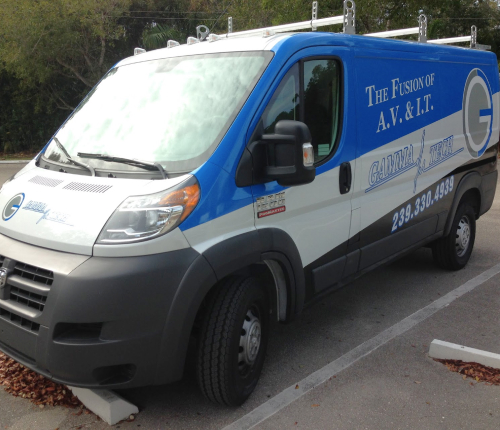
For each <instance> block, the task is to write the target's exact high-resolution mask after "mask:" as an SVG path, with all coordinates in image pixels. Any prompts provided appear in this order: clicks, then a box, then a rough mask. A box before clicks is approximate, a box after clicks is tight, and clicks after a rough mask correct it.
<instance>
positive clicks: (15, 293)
mask: <svg viewBox="0 0 500 430" xmlns="http://www.w3.org/2000/svg"><path fill="white" fill-rule="evenodd" d="M10 300H12V301H13V302H17V303H21V304H23V305H26V306H28V307H30V308H32V309H36V310H37V311H40V312H43V309H44V307H45V302H46V301H47V296H42V295H40V294H35V293H32V292H30V291H26V290H23V289H21V288H17V287H10Z"/></svg>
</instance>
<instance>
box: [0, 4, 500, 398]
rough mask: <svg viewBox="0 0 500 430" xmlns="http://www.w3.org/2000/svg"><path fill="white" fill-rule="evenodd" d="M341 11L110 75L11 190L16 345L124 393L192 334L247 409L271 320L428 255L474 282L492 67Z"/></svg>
mask: <svg viewBox="0 0 500 430" xmlns="http://www.w3.org/2000/svg"><path fill="white" fill-rule="evenodd" d="M348 9H349V8H348ZM349 13H350V12H349V10H348V13H347V14H346V16H347V17H348V18H349V17H351V18H352V16H351V15H349ZM334 18H336V17H334ZM344 18H345V17H340V21H339V22H344V27H345V29H347V31H344V33H343V34H332V33H322V32H306V33H278V31H281V30H283V27H284V28H285V30H286V29H287V27H286V26H282V27H280V28H278V29H275V30H276V31H274V30H273V29H266V30H264V31H263V32H262V31H258V32H257V35H255V32H254V35H252V32H246V34H245V32H243V34H242V33H240V34H238V33H228V34H227V35H224V36H222V37H221V36H217V35H210V36H209V37H208V40H204V41H200V39H204V38H205V36H206V35H202V36H200V38H190V39H189V40H188V43H187V44H185V45H179V44H178V43H175V42H173V41H172V42H169V45H168V48H165V49H159V50H155V51H152V52H147V53H143V52H141V51H140V50H139V51H138V53H140V55H135V56H133V57H131V58H127V59H125V60H123V61H121V62H120V63H118V64H117V65H116V66H114V67H113V68H112V69H111V70H110V71H109V72H108V73H107V74H106V75H105V76H104V78H103V79H102V80H101V81H100V82H99V83H98V85H97V86H96V87H95V88H94V89H93V90H92V91H91V92H90V94H89V95H88V96H87V97H86V98H85V99H84V100H83V101H82V103H81V104H80V105H79V106H78V108H77V109H76V110H75V111H74V112H73V114H72V115H71V116H70V117H69V118H68V120H67V121H66V122H65V123H64V124H63V126H62V127H61V128H60V129H59V130H58V131H57V133H56V134H55V135H54V136H53V138H52V139H51V140H50V141H49V143H48V144H47V146H46V147H45V148H44V149H43V150H42V152H41V153H40V154H39V156H37V158H36V159H35V160H33V161H32V162H30V163H29V164H28V165H27V166H26V167H25V168H24V169H22V170H21V171H20V172H19V173H18V174H16V175H15V176H14V177H13V178H12V179H11V180H10V181H8V182H7V183H5V184H4V185H3V186H2V188H1V190H0V212H1V219H0V267H1V269H0V350H2V351H3V352H5V353H6V354H8V355H10V356H12V357H13V358H15V359H16V360H18V361H19V362H20V363H22V364H24V365H26V366H27V367H29V368H31V369H34V370H36V371H37V372H39V373H40V374H42V375H45V376H47V377H48V378H51V379H52V380H54V381H57V382H60V383H64V384H69V385H72V386H79V387H87V388H95V387H108V388H128V387H135V386H144V385H151V384H165V383H168V382H172V381H175V380H178V379H180V378H181V377H182V374H183V370H184V364H185V361H186V356H187V351H188V345H189V344H190V339H193V338H194V339H196V342H197V352H196V354H197V357H196V360H197V364H196V366H197V372H198V380H199V384H200V387H201V389H202V391H203V393H204V394H205V395H206V396H207V397H208V398H209V399H211V400H213V401H216V402H219V403H222V404H226V405H239V404H241V403H243V402H244V401H245V400H246V398H248V396H249V395H250V394H251V392H252V391H253V389H254V388H255V386H256V384H257V381H258V378H259V375H260V372H261V369H262V366H263V363H264V357H265V354H266V344H267V342H268V335H269V325H270V318H275V319H277V320H279V321H281V322H289V321H291V320H293V318H294V317H295V316H296V315H297V314H299V313H300V312H301V310H302V309H303V307H304V306H305V305H307V303H309V302H311V301H312V300H313V299H315V298H317V297H318V296H320V295H322V294H326V293H328V292H331V291H333V290H335V289H336V288H339V287H341V286H343V285H345V284H347V283H349V282H351V281H352V280H354V279H356V278H358V277H359V276H361V275H363V274H365V273H367V272H368V271H370V270H372V269H374V268H376V267H378V266H380V265H382V264H385V263H388V262H390V261H393V260H394V259H396V258H398V257H400V256H402V255H404V254H406V253H408V252H411V251H412V250H414V249H416V248H418V247H422V246H424V245H428V246H430V247H432V251H433V255H434V257H435V259H436V261H437V263H439V265H441V266H442V267H443V268H445V269H451V270H457V269H460V268H462V267H464V266H465V264H466V263H467V261H468V259H469V257H470V255H471V252H472V248H473V245H474V238H475V225H476V224H475V223H476V220H477V219H478V218H479V217H480V216H481V215H483V214H484V213H485V212H486V211H488V209H489V208H490V206H491V205H492V202H493V198H494V194H495V189H496V183H497V146H498V137H499V114H500V111H499V75H498V66H497V59H496V56H495V55H494V54H492V53H490V52H484V51H482V50H479V49H470V48H463V47H450V46H443V45H441V44H438V43H439V41H434V42H435V43H432V41H427V43H424V42H425V34H422V22H421V26H420V30H419V29H418V28H417V30H418V31H420V36H421V39H420V43H419V42H411V41H403V40H389V39H386V38H384V34H378V35H374V36H379V37H367V36H358V35H354V34H349V33H352V31H349V29H350V28H351V29H352V23H350V22H346V20H345V19H344ZM323 21H325V22H326V21H327V20H326V19H325V20H319V19H313V21H312V22H307V23H306V24H307V25H309V26H310V25H311V24H312V25H313V27H314V26H317V25H320V24H321V23H322V22H323ZM328 23H333V19H331V20H330V21H328ZM293 28H301V27H297V26H295V27H293ZM201 33H202V32H201ZM389 33H390V32H389ZM248 34H249V35H248ZM233 36H234V37H233ZM474 44H475V41H474ZM473 47H474V46H473ZM476 48H477V47H476Z"/></svg>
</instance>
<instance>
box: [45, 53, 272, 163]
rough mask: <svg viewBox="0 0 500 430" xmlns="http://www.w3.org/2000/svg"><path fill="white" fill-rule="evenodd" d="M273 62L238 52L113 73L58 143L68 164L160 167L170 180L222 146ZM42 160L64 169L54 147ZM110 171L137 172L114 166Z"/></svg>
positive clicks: (138, 65) (159, 62)
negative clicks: (119, 161)
mask: <svg viewBox="0 0 500 430" xmlns="http://www.w3.org/2000/svg"><path fill="white" fill-rule="evenodd" d="M271 58H272V53H271V52H263V51H259V52H235V53H218V54H205V55H193V56H189V57H176V58H166V59H160V60H151V61H144V62H141V63H134V64H130V65H125V66H120V67H116V68H114V69H112V70H110V71H109V72H108V74H107V75H106V76H105V77H104V78H103V79H102V80H101V82H100V83H99V84H98V85H97V86H96V87H95V88H94V89H93V90H92V91H91V92H90V93H89V94H88V95H87V97H86V98H85V99H84V100H83V101H82V103H81V104H80V106H79V107H78V108H77V109H76V110H75V111H74V112H73V114H72V115H71V116H70V118H69V119H68V121H67V122H66V123H65V124H64V126H63V127H62V128H61V129H60V130H59V131H58V133H57V134H56V137H57V139H58V140H59V141H60V142H62V144H63V145H64V147H65V149H66V150H67V152H68V153H69V155H70V156H71V157H72V158H73V159H76V160H78V161H80V162H85V163H88V164H91V165H92V166H93V167H95V168H103V167H106V168H109V167H110V166H109V164H110V162H109V161H105V160H95V159H88V158H80V157H78V155H77V154H78V153H93V154H108V155H112V156H115V157H124V158H136V159H140V160H147V161H150V162H158V163H160V164H161V165H162V166H163V167H164V168H165V169H166V170H167V171H168V172H171V173H185V172H189V171H192V170H193V169H196V168H197V167H199V166H200V165H201V164H203V163H204V162H205V161H206V160H208V158H209V157H210V155H211V154H212V152H213V151H214V150H215V148H216V147H217V145H218V144H219V143H220V141H221V139H222V138H223V137H224V135H225V133H226V132H227V130H228V128H229V126H230V125H231V124H232V122H233V121H234V119H235V117H236V115H237V114H238V112H239V110H240V109H241V107H242V106H243V104H244V103H245V101H246V99H247V98H248V96H249V94H250V92H251V91H252V90H253V88H254V87H255V85H256V83H257V81H258V80H259V78H260V76H261V75H262V73H263V72H264V70H265V68H266V67H267V65H268V64H269V62H270V60H271ZM44 158H45V159H48V160H53V161H56V162H59V163H68V160H67V157H66V156H65V155H64V153H63V152H62V151H61V150H60V148H59V146H58V145H56V144H55V142H54V141H52V142H51V144H50V145H49V146H48V148H47V150H46V151H45V154H44ZM111 163H112V162H111ZM113 169H115V170H120V169H121V170H131V169H132V170H136V169H137V167H131V166H127V165H125V164H115V163H113Z"/></svg>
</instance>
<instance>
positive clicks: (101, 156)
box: [76, 152, 167, 179]
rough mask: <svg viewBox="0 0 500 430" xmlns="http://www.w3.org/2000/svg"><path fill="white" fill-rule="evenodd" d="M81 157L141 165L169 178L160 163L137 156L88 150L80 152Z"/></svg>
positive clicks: (135, 165) (164, 177)
mask: <svg viewBox="0 0 500 430" xmlns="http://www.w3.org/2000/svg"><path fill="white" fill-rule="evenodd" d="M76 155H78V156H79V157H80V158H93V159H95V160H103V161H111V162H113V163H121V164H128V165H130V166H134V167H140V168H142V169H145V170H158V171H159V172H160V173H161V176H162V178H163V179H167V172H165V169H164V168H163V166H162V165H161V164H160V163H149V162H147V161H141V160H136V159H135V158H123V157H113V156H112V155H105V154H89V153H86V152H79V153H78V154H76Z"/></svg>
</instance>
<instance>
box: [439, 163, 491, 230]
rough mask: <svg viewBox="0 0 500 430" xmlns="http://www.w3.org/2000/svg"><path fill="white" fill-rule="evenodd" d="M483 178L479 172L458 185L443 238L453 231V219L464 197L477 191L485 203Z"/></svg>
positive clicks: (468, 176)
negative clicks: (470, 191)
mask: <svg viewBox="0 0 500 430" xmlns="http://www.w3.org/2000/svg"><path fill="white" fill-rule="evenodd" d="M481 185H482V177H481V175H480V174H479V173H477V172H470V173H467V174H466V175H465V176H464V177H463V178H462V180H461V181H460V183H459V184H458V187H457V191H456V192H455V197H454V198H453V203H452V205H451V208H450V212H449V215H448V219H447V220H446V224H445V227H444V234H443V236H448V235H449V234H450V231H451V224H452V223H453V219H454V218H455V214H456V213H457V209H458V205H459V204H460V200H462V197H463V195H464V194H465V193H466V192H467V191H469V190H472V189H477V190H478V191H479V194H480V196H481V202H482V201H483V189H482V186H481Z"/></svg>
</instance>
